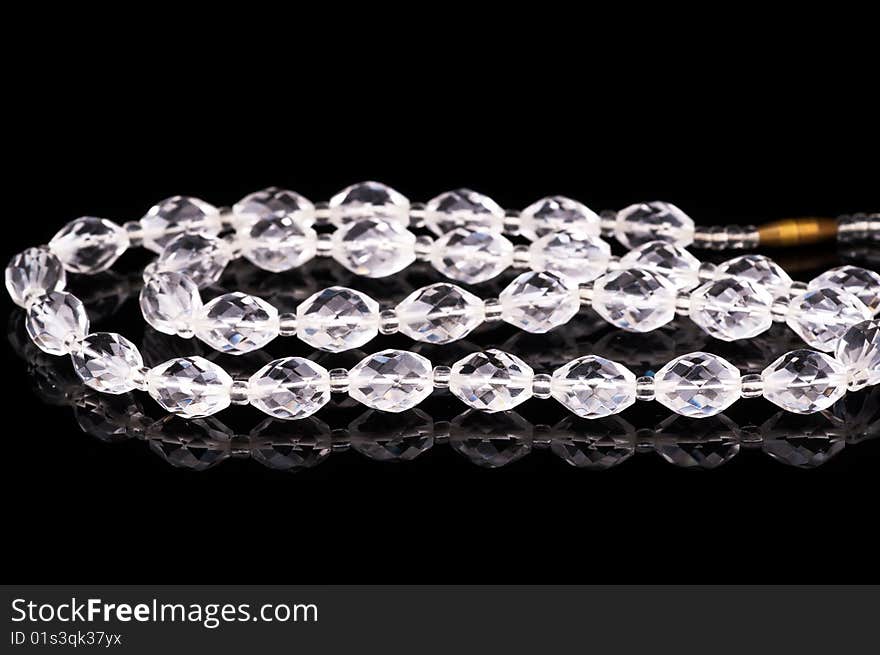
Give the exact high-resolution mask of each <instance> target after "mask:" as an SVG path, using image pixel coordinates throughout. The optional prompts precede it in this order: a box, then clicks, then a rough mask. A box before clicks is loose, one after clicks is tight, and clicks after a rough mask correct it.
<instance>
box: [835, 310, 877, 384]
mask: <svg viewBox="0 0 880 655" xmlns="http://www.w3.org/2000/svg"><path fill="white" fill-rule="evenodd" d="M835 357H836V358H837V361H839V362H841V363H842V364H844V365H845V366H846V368H847V369H849V371H850V372H851V373H854V374H856V376H857V377H862V378H863V379H864V380H865V381H866V383H867V384H869V385H870V384H880V322H878V321H864V322H862V323H857V324H856V325H853V326H852V327H851V328H849V329H848V330H847V331H846V332H845V333H844V334H843V336H842V337H841V338H840V340H839V341H838V342H837V349H836V350H835Z"/></svg>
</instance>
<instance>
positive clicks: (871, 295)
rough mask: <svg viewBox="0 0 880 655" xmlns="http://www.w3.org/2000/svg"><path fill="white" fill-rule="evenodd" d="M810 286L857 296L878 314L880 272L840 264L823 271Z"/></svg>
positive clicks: (879, 308)
mask: <svg viewBox="0 0 880 655" xmlns="http://www.w3.org/2000/svg"><path fill="white" fill-rule="evenodd" d="M808 288H809V289H810V290H813V289H836V290H838V291H846V292H847V293H851V294H853V295H854V296H856V297H857V298H858V299H859V300H861V301H862V302H863V303H864V304H865V306H866V307H867V308H868V309H870V310H871V313H873V314H876V313H877V311H878V310H880V274H878V273H876V272H874V271H869V270H868V269H866V268H859V267H858V266H839V267H837V268H832V269H831V270H830V271H826V272H825V273H822V275H820V276H819V277H817V278H815V279H814V280H813V281H811V282H810V284H809V286H808Z"/></svg>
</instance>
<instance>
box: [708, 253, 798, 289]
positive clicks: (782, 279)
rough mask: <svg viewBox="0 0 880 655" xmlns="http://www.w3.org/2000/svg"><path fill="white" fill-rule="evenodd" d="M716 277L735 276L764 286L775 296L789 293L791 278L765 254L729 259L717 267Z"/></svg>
mask: <svg viewBox="0 0 880 655" xmlns="http://www.w3.org/2000/svg"><path fill="white" fill-rule="evenodd" d="M715 277H716V279H717V278H723V277H735V278H738V279H743V280H747V281H749V282H752V283H753V284H755V285H756V286H760V287H764V288H765V289H767V291H769V292H770V295H772V296H773V297H774V298H779V297H781V296H787V295H788V289H789V287H790V286H791V278H790V277H789V275H788V273H786V272H785V271H784V270H782V268H781V267H780V266H779V264H777V263H776V262H774V261H773V260H772V259H770V258H769V257H765V256H764V255H742V256H740V257H734V258H733V259H728V260H727V261H726V262H724V263H723V264H719V265H718V266H717V267H716V268H715Z"/></svg>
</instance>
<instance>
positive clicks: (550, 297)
mask: <svg viewBox="0 0 880 655" xmlns="http://www.w3.org/2000/svg"><path fill="white" fill-rule="evenodd" d="M498 300H499V302H500V303H501V318H502V320H504V321H506V322H508V323H510V324H511V325H515V326H517V327H519V328H521V329H523V330H525V331H526V332H534V333H538V334H540V333H543V332H547V331H548V330H551V329H553V328H554V327H556V326H557V325H562V324H564V323H568V322H569V321H570V320H571V319H572V318H573V317H574V315H575V314H577V313H578V310H579V309H580V307H581V301H580V297H579V295H578V287H577V285H576V284H571V283H566V281H565V280H564V279H563V278H560V277H558V276H556V275H554V274H553V273H537V272H535V271H529V272H528V273H523V274H522V275H518V276H517V277H516V278H514V280H513V281H512V282H511V283H510V284H509V285H507V287H506V288H505V289H504V291H502V292H501V294H500V295H499V296H498Z"/></svg>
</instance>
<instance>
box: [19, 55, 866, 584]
mask: <svg viewBox="0 0 880 655" xmlns="http://www.w3.org/2000/svg"><path fill="white" fill-rule="evenodd" d="M691 54H692V55H696V53H691ZM607 56H608V57H609V58H612V54H610V53H607ZM111 58H112V52H109V51H108V52H104V53H103V54H101V55H98V56H96V57H95V59H94V60H89V61H88V62H82V63H79V62H77V64H76V65H72V64H69V65H64V62H61V63H60V64H59V65H60V66H61V67H62V70H54V71H52V72H51V74H50V72H49V71H47V70H41V71H39V72H36V71H20V72H19V73H17V74H16V76H15V79H14V80H10V90H11V91H13V92H14V93H13V95H14V96H15V98H16V102H15V103H13V106H11V107H9V109H11V110H12V111H13V113H14V118H13V119H12V120H10V122H9V123H8V133H7V139H8V143H7V149H6V153H5V155H6V156H5V159H6V161H7V164H8V165H9V168H10V169H11V170H10V171H9V173H8V178H7V179H8V184H7V185H6V205H5V209H4V213H5V217H4V221H3V225H4V227H5V236H4V239H3V244H2V250H3V252H4V253H5V254H4V256H6V255H9V256H11V255H12V254H13V253H15V252H18V251H19V250H21V249H23V248H25V247H27V246H29V245H34V244H38V243H45V242H46V241H47V240H48V239H49V238H51V236H52V235H53V234H54V233H55V231H56V230H57V229H58V228H60V226H61V225H63V224H64V222H65V221H67V220H69V219H72V218H74V217H77V216H80V215H85V214H91V215H98V216H106V217H108V218H111V219H114V220H117V221H119V222H123V221H125V220H131V219H135V218H138V217H139V216H140V215H142V214H143V212H144V211H145V210H146V208H148V207H149V206H150V205H151V204H153V203H154V202H156V201H157V200H159V199H162V198H164V197H167V196H170V195H173V194H188V195H195V196H198V197H201V198H204V199H205V200H208V201H209V202H212V203H214V204H216V205H227V204H230V203H232V202H234V201H235V200H236V199H238V198H239V197H241V196H242V195H244V194H245V193H248V192H250V191H253V190H256V189H259V188H262V187H264V186H267V185H269V184H276V185H279V186H287V187H290V188H293V189H295V190H297V191H299V192H301V193H303V194H304V195H306V196H307V197H309V198H311V199H313V200H323V199H327V198H329V196H330V195H332V194H333V193H334V192H335V191H337V190H339V189H340V188H342V187H343V186H345V185H347V184H350V183H352V182H356V181H360V180H362V179H377V180H381V181H384V182H386V183H388V184H390V185H392V186H394V187H395V188H397V189H399V190H400V191H402V192H403V193H404V194H405V195H407V196H408V197H410V198H412V199H414V200H424V199H427V198H429V197H430V196H432V195H434V194H436V193H439V192H440V191H443V190H446V189H450V188H455V187H457V186H462V185H467V186H470V187H473V188H476V189H478V190H480V191H483V192H485V193H487V194H489V195H490V196H492V197H493V198H495V199H496V200H497V201H498V202H499V203H500V204H501V205H502V206H505V207H523V206H525V205H526V204H528V203H529V202H531V201H533V200H534V199H536V198H538V197H540V196H543V195H547V194H550V193H561V194H566V195H570V196H572V197H575V198H578V199H579V200H582V201H583V202H585V203H586V204H588V205H589V206H591V207H593V208H595V209H597V210H598V209H604V208H618V207H622V206H624V205H627V204H629V203H631V202H635V201H639V200H644V199H654V198H658V199H665V200H669V201H672V202H674V203H676V204H678V205H679V206H681V207H682V208H684V209H685V210H686V211H688V213H690V214H691V215H692V216H694V217H695V218H696V220H697V221H698V222H699V223H702V224H712V223H718V224H726V223H733V222H761V221H763V220H766V219H772V218H779V217H782V216H789V215H803V214H818V215H831V216H834V215H837V214H840V213H845V212H850V211H859V210H875V211H876V210H877V209H878V206H880V190H878V185H877V180H878V177H880V176H878V174H877V173H878V166H877V163H876V152H877V146H878V138H877V137H878V134H877V124H876V106H877V105H876V103H874V102H872V101H871V100H870V98H867V97H866V95H865V94H866V92H865V87H866V85H867V86H870V83H869V82H868V78H864V77H862V78H859V77H858V76H857V75H853V76H852V78H846V79H844V78H842V77H841V75H840V71H839V69H836V68H833V67H830V66H829V67H824V66H819V65H818V64H817V65H815V66H813V65H809V66H807V65H805V66H804V68H803V70H799V71H798V72H799V74H796V71H794V70H792V66H793V65H792V64H790V62H786V63H782V62H780V63H779V66H778V67H774V66H771V65H769V64H766V65H761V66H757V65H756V66H754V67H750V68H742V67H741V66H740V64H739V63H736V62H731V63H730V64H729V65H727V66H725V67H723V69H719V68H713V72H712V73H711V74H708V73H702V72H698V71H697V70H694V71H692V72H691V71H689V72H690V74H688V75H687V79H673V77H674V76H673V74H672V73H673V72H681V71H680V69H681V68H682V66H679V65H671V67H670V68H664V67H662V66H658V68H657V70H654V69H653V68H652V69H650V70H649V69H648V66H647V64H644V66H641V65H640V66H635V67H633V68H632V69H627V71H626V72H623V71H621V72H620V74H619V75H617V74H616V73H612V74H611V75H608V77H607V79H606V77H604V76H603V77H602V78H601V79H599V78H597V77H595V76H593V75H592V71H591V70H586V69H579V70H574V69H575V68H577V66H573V67H572V69H566V70H561V69H560V68H559V67H558V66H555V65H548V66H546V67H542V66H540V65H538V62H537V61H532V62H531V63H532V64H533V65H531V66H522V67H519V65H518V64H514V63H513V62H510V61H506V62H505V63H504V64H502V63H501V61H500V57H498V58H491V57H489V58H486V59H483V60H480V61H476V60H472V61H469V62H458V61H456V62H451V61H450V62H449V66H450V68H448V69H444V68H442V67H437V68H433V67H432V68H431V69H430V70H427V69H420V70H415V71H403V70H400V71H398V70H396V69H392V70H389V69H383V68H382V66H381V65H379V64H376V65H370V64H367V63H366V62H362V61H352V62H350V65H349V67H348V68H347V69H344V70H330V69H329V67H328V70H326V71H324V70H317V69H316V68H315V67H314V66H313V65H312V64H314V60H313V59H309V60H297V59H296V58H295V57H294V56H293V55H292V54H291V59H290V69H289V70H287V71H286V72H282V71H278V72H276V71H266V70H263V69H258V68H255V69H251V70H248V71H243V73H244V75H241V76H238V75H233V74H232V72H231V70H226V69H223V70H221V69H220V67H217V66H210V65H208V64H207V63H206V60H201V59H200V60H199V61H198V63H190V62H188V61H187V62H182V61H181V62H175V63H173V64H169V65H168V66H163V67H161V68H156V67H154V63H153V62H148V63H147V64H146V65H144V66H143V67H141V66H139V67H137V72H135V70H133V68H130V67H127V66H121V67H120V69H119V70H116V69H114V68H111V66H110V65H109V63H108V61H107V60H108V59H111ZM208 59H210V58H209V57H208ZM481 62H482V63H481ZM306 63H308V66H306ZM570 63H571V62H570ZM178 64H179V65H178ZM298 64H299V65H298ZM483 64H485V65H483ZM463 66H467V67H463ZM306 67H307V68H309V69H310V70H311V72H312V73H317V75H315V77H318V78H320V77H323V78H324V80H323V81H324V84H318V83H314V82H313V79H312V76H309V77H308V78H306V77H304V76H302V75H301V73H302V70H301V69H302V68H306ZM685 68H688V67H687V66H685ZM207 69H210V71H208V70H207ZM759 71H761V72H764V73H765V74H766V75H765V77H763V78H760V79H759V77H758V75H757V73H758V72H759ZM236 72H239V71H236ZM527 73H528V74H527ZM404 80H408V82H409V83H406V82H404ZM872 114H874V116H872ZM814 254H815V253H814ZM134 257H135V259H126V260H124V261H123V262H121V265H122V264H124V263H126V262H127V263H128V264H129V265H131V266H134V265H135V264H136V263H138V262H140V261H141V260H137V259H136V256H134ZM3 303H4V307H5V308H6V311H13V310H12V305H11V303H10V302H9V301H8V300H7V299H5V298H4V300H3ZM120 316H121V317H120V318H113V319H110V321H108V323H107V325H106V327H107V329H118V330H119V331H121V332H125V331H126V330H135V329H137V328H136V327H135V326H136V325H140V324H139V323H138V322H137V317H136V312H135V308H134V306H133V305H132V304H129V306H128V307H127V308H126V309H125V310H124V311H123V313H122V314H121V315H120ZM126 317H127V318H126ZM129 321H130V322H129ZM141 329H142V328H141ZM132 333H133V334H138V332H132ZM4 352H5V357H6V366H5V367H4V376H3V389H4V397H3V398H4V401H3V405H4V407H5V408H6V410H5V411H6V415H7V417H8V418H7V421H6V426H5V428H4V457H3V460H2V461H3V464H2V478H3V485H4V487H5V493H4V505H5V508H6V509H5V512H4V522H5V523H6V526H7V530H6V531H5V532H6V536H5V538H4V541H5V546H6V548H7V549H8V552H9V555H8V556H7V557H8V561H9V562H10V563H11V565H12V566H11V568H10V570H8V571H7V575H8V576H9V577H13V578H16V579H18V580H19V581H21V582H48V581H50V580H51V581H53V582H59V581H66V582H81V581H83V580H90V579H95V578H98V579H101V580H102V581H105V582H115V581H118V580H139V581H143V582H160V583H161V582H200V583H209V582H215V581H224V582H245V581H246V582H256V583H266V582H315V581H322V582H323V581H328V580H330V581H343V580H344V581H348V582H351V581H359V582H360V581H370V582H375V583H385V582H414V581H420V582H428V581H430V582H508V581H517V582H535V581H541V582H575V581H576V582H584V583H589V582H600V581H602V582H617V581H633V580H638V581H658V580H663V581H667V582H681V581H687V582H701V581H705V580H709V579H711V580H715V581H730V582H741V581H787V582H798V581H803V580H810V581H816V582H822V581H831V580H834V581H864V580H866V579H868V578H870V579H874V580H876V577H877V576H876V567H875V565H874V564H873V563H872V560H875V559H876V558H875V557H874V555H873V553H872V546H871V544H873V543H874V542H875V541H876V540H875V538H874V537H873V536H872V535H873V529H874V527H875V526H874V524H875V523H876V520H875V519H876V507H875V505H876V495H877V483H876V476H877V471H878V464H880V460H878V452H877V443H876V442H875V443H869V444H863V445H862V446H860V447H859V449H855V448H854V449H853V452H851V453H850V452H845V453H844V454H843V455H842V456H841V457H840V458H838V459H837V460H835V461H832V462H831V463H829V464H828V465H826V466H825V467H822V468H820V469H818V470H816V471H798V470H793V469H789V468H786V467H783V466H780V465H778V464H776V463H774V462H772V461H771V460H769V458H766V457H764V456H761V455H760V454H757V453H746V454H744V455H742V456H740V457H739V458H738V459H737V460H735V461H733V462H731V463H730V464H728V465H726V466H725V467H722V468H721V469H719V470H717V471H714V472H705V473H698V472H692V471H684V470H679V469H676V468H674V467H672V466H670V465H668V464H665V463H663V462H661V461H660V460H659V458H651V457H642V458H636V459H634V460H632V461H630V462H627V463H626V464H624V465H623V466H622V467H621V468H620V469H617V470H614V471H609V472H605V473H600V474H594V473H588V472H580V471H577V470H575V469H573V468H569V467H567V466H566V465H565V464H563V463H561V462H559V461H556V460H555V458H552V457H551V456H550V455H549V454H547V453H538V454H533V455H532V456H530V457H527V458H526V459H524V460H522V461H520V462H518V463H516V464H514V465H512V466H511V467H509V468H505V469H501V470H498V471H494V472H487V471H484V470H481V469H478V468H476V467H473V466H472V465H470V464H469V463H468V462H466V461H465V460H463V459H461V458H458V457H457V456H455V455H454V454H453V453H451V452H450V451H449V450H448V449H447V448H446V447H437V448H435V449H434V451H432V452H430V453H428V454H426V455H425V456H424V458H423V459H420V460H417V461H416V462H413V463H408V464H402V465H397V466H395V465H380V464H376V463H373V462H368V461H366V460H364V459H362V458H359V457H358V456H356V455H355V454H354V453H346V454H344V455H339V456H338V457H337V456H332V457H331V458H330V459H329V460H328V461H327V462H326V463H324V464H322V465H321V466H320V467H318V468H316V469H314V470H313V471H309V472H306V473H305V474H302V475H293V476H287V475H283V474H279V473H275V472H272V471H269V470H266V469H263V468H262V467H260V466H259V465H257V464H255V463H253V462H240V461H233V462H226V463H224V464H223V465H221V466H219V467H218V468H216V469H215V470H212V471H208V472H205V473H191V472H187V471H180V470H176V469H172V468H170V467H169V466H168V465H167V464H165V463H164V462H162V461H161V460H160V459H159V458H157V457H156V456H155V455H154V454H152V453H150V452H148V450H147V448H146V447H145V446H144V444H142V443H137V442H131V443H126V444H119V445H113V446H108V445H105V444H101V443H100V442H98V441H96V440H94V439H92V438H90V437H88V436H86V435H84V434H82V433H81V432H80V431H79V430H78V429H77V428H76V425H75V422H74V420H73V417H72V415H71V412H70V410H69V409H65V408H59V407H49V408H47V407H46V406H44V405H42V404H41V403H40V402H39V401H37V400H36V399H35V397H34V395H33V393H32V392H31V391H30V390H29V389H28V388H27V384H26V382H25V380H26V371H25V368H26V367H25V365H24V363H23V362H22V361H21V360H20V359H18V358H17V357H15V356H14V355H13V354H12V352H11V350H10V349H9V348H6V349H5V351H4ZM147 402H149V401H148V400H147ZM251 419H252V420H253V421H254V422H255V421H256V420H257V419H256V418H255V417H254V416H253V415H251ZM244 426H245V427H247V422H246V421H245V422H244ZM435 451H436V452H435Z"/></svg>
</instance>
